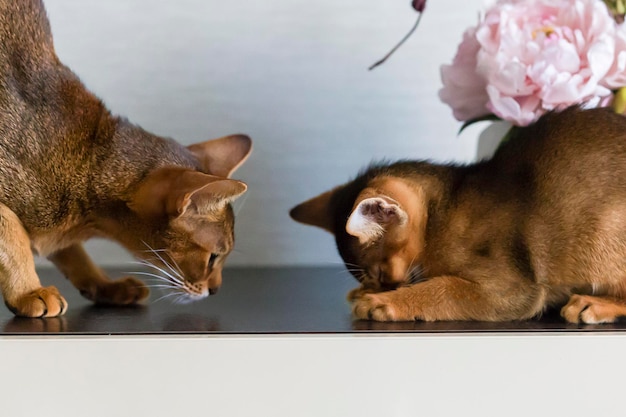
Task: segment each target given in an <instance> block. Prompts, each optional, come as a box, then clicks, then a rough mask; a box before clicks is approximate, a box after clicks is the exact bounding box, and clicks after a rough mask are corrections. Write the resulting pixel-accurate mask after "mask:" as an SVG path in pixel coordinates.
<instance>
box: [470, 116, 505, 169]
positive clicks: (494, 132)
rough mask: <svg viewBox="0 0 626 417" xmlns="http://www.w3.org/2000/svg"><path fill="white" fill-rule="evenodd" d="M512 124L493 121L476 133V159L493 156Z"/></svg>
mask: <svg viewBox="0 0 626 417" xmlns="http://www.w3.org/2000/svg"><path fill="white" fill-rule="evenodd" d="M511 126H512V124H511V123H510V122H506V121H495V122H491V123H489V125H488V126H487V127H486V128H485V129H484V130H483V131H482V132H480V134H479V135H478V142H477V144H476V161H481V160H483V159H489V158H491V157H492V156H493V154H494V152H495V151H496V149H498V146H500V142H501V141H502V138H504V136H505V135H506V134H507V133H508V131H509V130H510V129H511Z"/></svg>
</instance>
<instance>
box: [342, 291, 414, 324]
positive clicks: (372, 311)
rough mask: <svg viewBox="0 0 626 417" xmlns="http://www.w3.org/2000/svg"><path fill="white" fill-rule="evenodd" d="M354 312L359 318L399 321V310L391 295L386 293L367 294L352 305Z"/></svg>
mask: <svg viewBox="0 0 626 417" xmlns="http://www.w3.org/2000/svg"><path fill="white" fill-rule="evenodd" d="M352 314H353V315H354V317H356V318H357V319H362V320H376V321H398V320H402V319H401V318H400V317H399V316H398V311H397V309H396V307H394V305H393V303H392V302H391V300H389V296H388V295H385V294H365V295H363V296H362V297H361V298H359V299H358V300H356V301H355V302H354V304H353V305H352Z"/></svg>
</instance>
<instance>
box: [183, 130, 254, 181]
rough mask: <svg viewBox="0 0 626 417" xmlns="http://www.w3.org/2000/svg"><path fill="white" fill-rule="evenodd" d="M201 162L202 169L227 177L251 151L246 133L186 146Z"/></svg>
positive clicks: (250, 143)
mask: <svg viewBox="0 0 626 417" xmlns="http://www.w3.org/2000/svg"><path fill="white" fill-rule="evenodd" d="M187 149H188V150H189V151H191V153H192V154H193V155H194V156H195V157H196V158H198V160H199V161H200V163H201V164H202V168H203V171H204V172H206V173H208V174H212V175H217V176H218V177H224V178H228V177H230V176H231V174H232V173H233V172H235V170H236V169H237V168H239V167H240V166H241V164H243V163H244V162H245V161H246V159H247V158H248V156H249V155H250V152H251V151H252V140H251V139H250V138H249V137H248V136H246V135H231V136H225V137H223V138H219V139H213V140H209V141H207V142H202V143H196V144H193V145H189V146H188V147H187Z"/></svg>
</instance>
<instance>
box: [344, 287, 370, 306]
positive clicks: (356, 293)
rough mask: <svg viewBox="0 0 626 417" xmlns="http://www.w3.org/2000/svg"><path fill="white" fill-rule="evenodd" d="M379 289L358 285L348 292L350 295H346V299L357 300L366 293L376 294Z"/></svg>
mask: <svg viewBox="0 0 626 417" xmlns="http://www.w3.org/2000/svg"><path fill="white" fill-rule="evenodd" d="M376 292H378V291H376V290H375V289H373V288H365V287H358V288H354V289H352V290H350V291H349V292H348V295H347V296H346V299H347V300H348V301H349V302H351V303H353V302H355V301H356V300H358V299H359V298H361V297H363V296H364V295H366V294H374V293H376Z"/></svg>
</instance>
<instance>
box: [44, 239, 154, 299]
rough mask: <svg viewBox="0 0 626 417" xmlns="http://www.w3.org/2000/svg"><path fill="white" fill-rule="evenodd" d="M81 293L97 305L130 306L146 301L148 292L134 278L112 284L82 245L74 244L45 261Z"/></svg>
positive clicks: (126, 278) (146, 288)
mask: <svg viewBox="0 0 626 417" xmlns="http://www.w3.org/2000/svg"><path fill="white" fill-rule="evenodd" d="M48 259H50V261H52V263H54V265H56V267H57V268H59V270H60V271H61V272H62V273H63V275H65V276H66V277H67V278H68V279H69V280H70V281H71V282H72V284H74V286H75V287H76V288H77V289H78V290H79V291H80V293H81V294H82V296H83V297H85V298H87V299H88V300H91V301H93V302H95V303H97V304H107V305H129V304H136V303H138V302H140V301H142V300H144V299H146V298H147V297H148V295H149V294H150V290H149V289H148V287H146V286H145V284H144V283H143V282H141V281H139V280H138V279H136V278H133V277H125V278H121V279H118V280H115V281H112V280H110V279H109V278H108V277H107V276H106V274H105V273H104V272H103V271H102V270H101V269H100V268H99V267H98V266H96V265H95V264H94V263H93V261H92V260H91V258H90V257H89V255H88V254H87V252H86V251H85V249H84V248H83V245H81V244H75V245H72V246H69V247H67V248H65V249H61V250H59V251H58V252H55V253H54V254H52V255H50V256H49V257H48Z"/></svg>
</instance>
